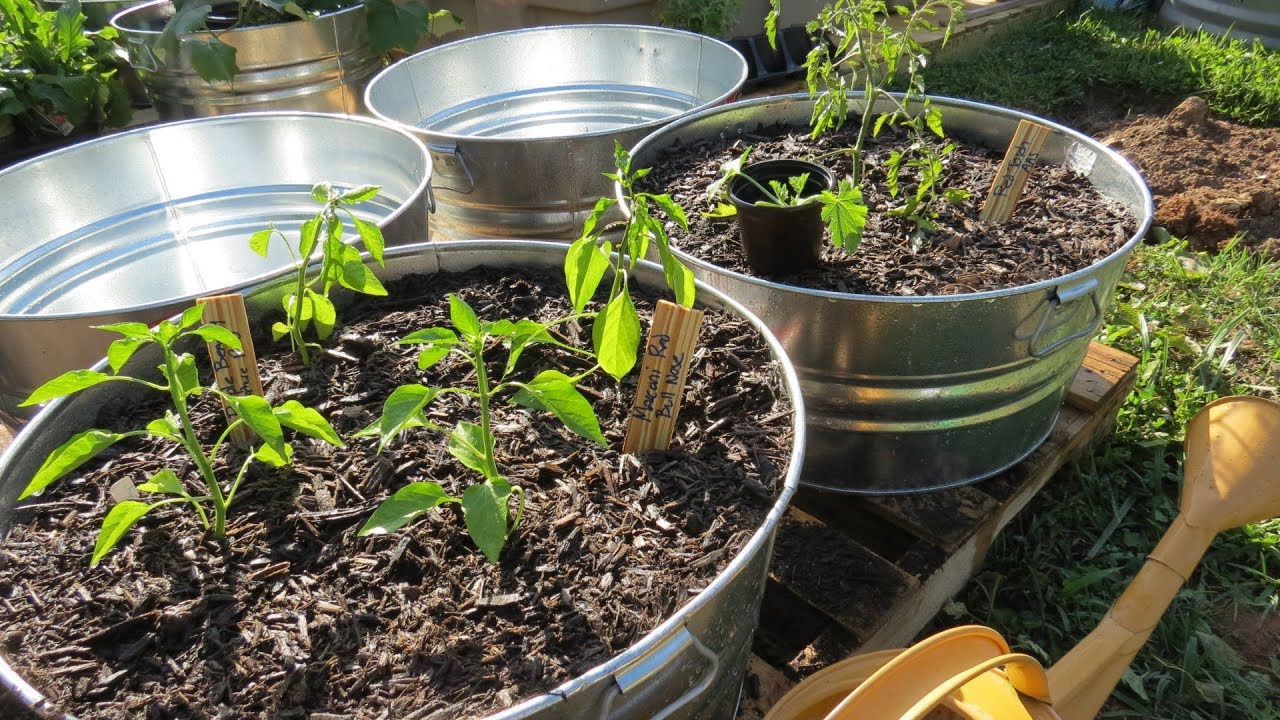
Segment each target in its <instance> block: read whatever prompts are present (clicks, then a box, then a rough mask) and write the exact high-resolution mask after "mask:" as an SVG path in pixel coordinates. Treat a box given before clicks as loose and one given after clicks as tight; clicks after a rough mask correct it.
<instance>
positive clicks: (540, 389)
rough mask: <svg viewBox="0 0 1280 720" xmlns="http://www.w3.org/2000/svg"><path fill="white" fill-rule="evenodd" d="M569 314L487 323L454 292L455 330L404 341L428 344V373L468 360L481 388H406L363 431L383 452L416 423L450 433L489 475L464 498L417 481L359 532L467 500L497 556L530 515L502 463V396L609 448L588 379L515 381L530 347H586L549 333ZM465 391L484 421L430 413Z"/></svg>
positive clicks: (462, 458) (423, 363)
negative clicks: (587, 391) (496, 426)
mask: <svg viewBox="0 0 1280 720" xmlns="http://www.w3.org/2000/svg"><path fill="white" fill-rule="evenodd" d="M575 317H577V316H576V315H575V316H572V317H570V318H563V319H560V320H556V321H554V322H552V323H539V322H535V321H533V320H520V321H517V322H512V321H510V320H498V321H495V322H482V321H481V320H480V319H479V318H478V317H477V316H476V313H475V311H474V310H473V309H472V308H471V306H470V305H468V304H467V303H466V301H464V300H463V299H462V298H460V297H458V296H457V295H453V294H450V295H449V319H450V321H451V323H452V324H453V329H449V328H443V327H439V328H427V329H425V330H419V331H417V332H414V333H411V334H410V335H408V336H406V337H404V338H403V339H401V340H400V343H401V344H402V345H421V346H423V349H422V350H421V351H420V352H419V354H418V368H419V369H420V370H427V369H430V368H431V367H433V366H435V365H436V364H438V363H439V362H440V361H441V360H443V359H444V358H445V357H447V356H449V355H450V354H454V355H457V356H459V357H461V358H462V359H463V360H465V361H466V362H467V363H468V364H469V365H470V366H471V367H472V369H473V370H474V376H475V381H476V384H475V387H474V388H470V387H468V388H462V387H433V386H428V385H421V384H416V383H415V384H408V385H401V386H400V387H398V388H396V389H395V390H394V391H392V393H391V395H390V396H388V397H387V400H386V402H385V403H384V404H383V410H382V415H381V416H380V417H379V418H378V419H377V420H376V421H374V423H373V424H371V425H370V426H369V427H367V428H365V429H364V430H361V431H360V432H359V433H357V435H362V436H369V435H376V436H377V437H378V451H379V452H381V451H382V450H383V449H384V448H385V447H386V446H387V444H388V443H390V442H391V441H392V440H393V439H394V438H395V437H396V436H398V435H399V434H400V433H402V432H404V431H405V430H408V429H409V428H415V427H424V428H428V429H430V430H433V431H435V432H439V433H442V434H444V435H447V436H448V438H449V440H448V450H449V454H451V455H453V456H454V457H455V458H457V460H458V461H459V462H461V463H462V464H463V465H464V466H466V467H467V468H469V469H471V470H473V471H475V472H477V473H479V474H480V476H481V478H482V480H481V481H480V482H479V483H476V484H474V485H471V486H470V487H468V488H467V489H466V490H464V491H463V493H462V497H460V498H459V497H455V496H452V495H449V494H448V493H447V492H445V490H444V488H443V487H442V486H441V485H440V484H439V483H436V482H412V483H409V484H408V485H406V486H404V487H403V488H401V489H399V490H398V491H396V492H395V493H393V494H392V495H391V496H390V497H388V498H387V499H386V500H384V501H383V502H382V504H381V505H379V506H378V507H377V509H375V510H374V511H373V515H372V516H371V517H370V518H369V520H368V521H367V522H366V523H365V524H364V526H363V527H361V528H360V533H359V534H360V535H372V534H380V533H388V532H393V531H395V530H398V529H399V528H401V527H403V526H404V525H406V524H408V523H409V522H411V521H412V520H414V519H415V518H417V517H418V516H420V515H422V514H423V513H425V512H427V511H429V510H432V509H434V508H437V507H440V506H441V505H444V504H448V503H460V504H461V505H462V515H463V519H464V521H465V523H466V527H467V533H468V534H469V535H470V536H471V539H472V541H473V542H475V544H476V545H477V546H478V547H479V548H480V550H481V552H483V553H484V556H485V557H486V558H488V560H489V562H492V563H497V562H498V556H499V554H500V553H501V552H502V548H503V546H504V545H505V544H506V542H507V538H509V537H510V535H511V533H513V532H514V531H515V530H516V528H518V527H519V525H520V520H521V518H522V517H523V515H524V502H525V500H524V490H522V489H521V488H520V487H519V486H517V485H512V484H511V482H510V481H508V480H507V479H506V478H505V477H504V476H503V475H502V473H501V471H500V469H499V468H498V462H497V457H496V455H495V453H494V434H493V423H492V403H493V402H494V400H495V399H497V398H498V397H500V396H504V395H506V396H508V401H509V402H511V403H513V404H515V405H520V406H522V407H526V408H530V409H532V410H547V411H550V412H551V413H552V414H553V415H555V416H556V417H557V418H559V419H560V421H561V422H563V423H564V424H565V426H566V427H568V428H569V429H570V430H572V431H573V432H574V433H577V434H578V435H581V436H582V437H585V438H587V439H588V440H591V441H593V442H596V443H599V444H600V445H605V439H604V435H603V434H601V431H600V422H599V420H598V419H597V418H596V415H595V411H594V410H593V409H592V407H591V403H590V402H589V401H588V400H587V399H586V398H585V397H584V396H583V395H582V393H581V392H580V391H579V390H578V389H577V387H575V385H576V383H578V382H579V381H581V379H582V377H584V376H585V375H588V374H590V373H592V372H594V371H595V368H594V367H593V368H591V369H590V370H588V371H587V372H586V373H584V374H583V375H582V376H579V377H576V378H575V377H570V376H568V375H565V374H564V373H562V372H560V371H558V370H544V371H542V372H540V373H538V374H537V375H536V376H535V377H534V378H533V379H532V380H529V381H527V382H521V381H518V380H511V379H508V378H509V376H510V374H511V372H512V371H513V370H514V369H515V367H516V364H517V362H518V361H519V359H520V356H521V354H523V352H524V351H525V350H526V349H528V348H530V347H532V346H534V345H539V344H550V345H557V346H559V347H561V348H564V349H566V350H569V351H571V352H575V353H585V351H582V350H579V349H577V348H573V347H571V346H569V345H566V344H564V343H561V342H560V341H559V340H556V339H555V337H554V336H552V335H551V333H550V332H549V331H548V330H549V328H550V327H551V326H553V325H556V324H559V323H562V322H567V321H568V320H571V319H574V318H575ZM494 342H500V343H502V344H504V345H506V346H508V354H507V362H506V365H505V367H504V368H503V371H502V376H501V378H499V380H498V382H496V383H495V382H493V381H492V380H491V378H490V377H489V370H490V368H489V367H488V365H487V362H486V359H485V351H486V349H487V348H488V347H489V346H490V345H491V344H493V343H494ZM447 394H460V395H465V396H467V397H470V398H473V399H475V400H476V402H477V404H478V405H479V420H480V422H479V423H478V424H477V423H473V422H458V423H457V424H456V425H455V426H454V428H453V429H452V430H446V429H445V428H443V427H441V426H440V425H439V424H438V423H436V422H434V421H432V420H431V419H429V418H428V417H427V414H426V412H427V409H428V407H429V406H430V404H431V403H432V402H433V401H434V400H435V399H436V398H438V397H441V396H443V395H447ZM512 496H515V499H516V512H515V517H514V518H512V517H510V513H509V505H510V503H509V501H510V498H511V497H512Z"/></svg>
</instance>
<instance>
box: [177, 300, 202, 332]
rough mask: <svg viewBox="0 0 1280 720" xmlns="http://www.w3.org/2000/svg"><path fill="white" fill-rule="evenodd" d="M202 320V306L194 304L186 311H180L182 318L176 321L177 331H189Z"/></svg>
mask: <svg viewBox="0 0 1280 720" xmlns="http://www.w3.org/2000/svg"><path fill="white" fill-rule="evenodd" d="M203 320H204V305H202V304H200V303H196V304H195V305H192V306H191V307H189V308H187V309H186V310H183V311H182V317H181V318H179V319H178V329H179V330H187V329H190V328H192V327H194V326H196V325H198V324H200V322H201V321H203Z"/></svg>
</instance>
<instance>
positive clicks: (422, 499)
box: [358, 482, 461, 535]
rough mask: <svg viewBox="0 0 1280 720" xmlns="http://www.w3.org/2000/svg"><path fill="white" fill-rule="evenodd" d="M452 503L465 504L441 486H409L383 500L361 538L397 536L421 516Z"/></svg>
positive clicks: (423, 484)
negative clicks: (366, 536) (402, 529)
mask: <svg viewBox="0 0 1280 720" xmlns="http://www.w3.org/2000/svg"><path fill="white" fill-rule="evenodd" d="M451 502H461V500H460V499H459V498H456V497H453V496H452V495H450V494H449V493H446V492H445V491H444V488H442V487H440V485H439V483H433V482H415V483H409V484H408V485H405V486H404V487H402V488H400V489H399V490H397V491H396V492H395V494H394V495H392V496H391V497H388V498H387V499H386V500H383V501H382V504H381V505H379V506H378V508H377V509H376V510H374V511H373V515H370V516H369V520H368V521H366V522H365V524H364V525H363V526H362V527H361V528H360V532H359V533H358V534H359V535H383V534H385V533H391V532H395V531H396V530H399V529H400V528H402V527H404V526H405V525H408V524H409V523H410V522H413V520H414V519H416V518H417V517H418V516H419V515H422V514H423V513H425V512H428V511H430V510H434V509H435V508H438V507H440V506H441V505H444V504H445V503H451Z"/></svg>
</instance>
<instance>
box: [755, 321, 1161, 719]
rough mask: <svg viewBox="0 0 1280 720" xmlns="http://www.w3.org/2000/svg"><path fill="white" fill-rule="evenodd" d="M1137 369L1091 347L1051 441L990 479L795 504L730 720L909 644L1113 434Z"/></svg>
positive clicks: (799, 498) (822, 496)
mask: <svg viewBox="0 0 1280 720" xmlns="http://www.w3.org/2000/svg"><path fill="white" fill-rule="evenodd" d="M1137 362H1138V361H1137V359H1136V358H1134V357H1132V356H1131V355H1127V354H1125V353H1122V352H1120V351H1118V350H1114V349H1112V348H1109V347H1107V346H1105V345H1100V344H1098V343H1093V344H1092V345H1091V346H1090V348H1089V353H1088V355H1087V357H1086V358H1085V361H1084V365H1083V367H1081V369H1080V371H1079V373H1077V374H1076V378H1075V381H1074V383H1073V384H1072V386H1071V389H1070V391H1069V393H1068V395H1067V399H1066V402H1065V404H1064V405H1063V407H1062V411H1061V413H1060V415H1059V416H1058V421H1057V424H1056V425H1055V426H1054V429H1053V432H1052V433H1051V434H1050V436H1049V439H1048V440H1046V441H1045V443H1044V444H1043V445H1042V446H1041V447H1040V448H1039V449H1037V450H1036V451H1035V452H1034V453H1033V454H1032V455H1031V456H1030V457H1028V458H1027V459H1026V460H1024V461H1023V462H1022V463H1020V464H1018V465H1017V466H1015V467H1014V468H1013V469H1011V470H1009V471H1008V472H1006V473H1004V474H1002V475H999V476H997V477H995V478H992V479H989V480H984V481H982V482H980V483H977V484H975V485H971V486H968V487H962V488H956V489H952V490H942V491H937V492H930V493H921V494H918V495H904V496H889V497H865V496H839V495H833V494H831V493H818V492H814V491H809V490H801V491H800V492H799V493H797V495H796V497H795V500H794V501H793V502H792V506H791V508H790V509H789V510H788V512H787V514H786V516H784V518H783V522H782V523H781V524H780V525H779V528H778V541H777V543H776V544H775V547H774V556H773V562H772V564H771V565H770V568H769V582H768V586H767V589H766V591H765V597H764V603H763V606H762V608H761V611H760V628H759V629H758V630H757V631H756V636H755V643H754V647H753V650H754V654H753V656H752V658H751V661H750V665H749V667H748V677H747V683H746V688H745V691H744V693H743V707H742V709H741V711H740V712H739V715H738V718H739V720H759V718H761V717H763V716H764V714H765V713H766V712H767V711H768V708H769V707H771V706H772V705H773V703H774V702H775V701H776V700H777V699H778V698H779V697H781V695H782V694H783V693H785V692H786V691H787V690H788V689H789V688H790V687H791V686H792V685H793V684H794V683H795V680H796V679H798V678H799V677H802V676H804V675H808V674H810V673H812V672H814V671H816V670H819V669H821V668H823V667H825V666H826V665H828V664H830V663H832V662H834V661H836V660H840V659H843V658H845V657H848V656H849V655H852V654H854V653H856V652H867V651H872V650H880V649H884V648H891V647H903V646H904V645H907V644H909V643H910V642H911V641H912V640H913V639H914V638H915V637H916V636H917V635H918V634H919V633H920V631H921V630H923V629H924V628H925V627H926V626H927V625H928V623H929V622H930V620H932V619H933V617H934V616H935V615H937V613H938V612H939V611H940V610H941V609H942V606H943V604H944V603H946V601H947V600H948V599H949V598H950V597H951V596H952V595H954V594H955V593H956V592H958V591H959V590H960V589H961V588H962V587H963V586H964V584H965V583H966V582H968V580H969V579H970V578H971V577H972V576H973V574H974V573H975V572H976V571H977V570H978V568H979V567H980V566H981V565H982V561H983V559H984V558H985V557H986V554H987V550H988V549H989V548H990V547H991V544H992V541H993V540H994V539H995V536H996V533H997V532H999V531H1000V529H1001V528H1003V527H1004V526H1005V525H1006V524H1007V523H1008V522H1009V521H1010V520H1012V519H1013V518H1014V517H1015V516H1016V515H1017V514H1018V513H1019V512H1020V511H1021V510H1022V509H1023V508H1024V507H1026V505H1027V503H1028V502H1030V500H1031V499H1032V498H1033V497H1035V495H1036V493H1038V492H1040V490H1041V489H1043V488H1044V486H1045V485H1046V484H1047V483H1048V482H1049V480H1050V478H1052V477H1053V476H1054V474H1055V473H1057V472H1058V470H1059V469H1061V468H1062V467H1063V466H1064V465H1065V464H1067V463H1068V462H1070V461H1071V460H1073V459H1075V458H1076V457H1078V456H1079V455H1081V454H1082V453H1083V452H1084V451H1085V450H1086V449H1087V448H1088V447H1089V445H1090V443H1091V442H1093V441H1094V440H1095V439H1097V438H1099V437H1102V436H1104V435H1106V434H1107V433H1109V432H1110V431H1111V427H1112V424H1113V421H1114V418H1115V414H1116V411H1117V410H1118V409H1119V407H1120V404H1121V403H1122V402H1123V400H1124V398H1125V396H1126V395H1128V393H1129V390H1130V389H1131V388H1132V387H1133V383H1134V377H1135V367H1136V365H1137ZM814 547H821V548H822V553H821V556H820V557H818V556H817V553H814V552H812V551H811V550H812V548H814ZM793 548H794V549H793ZM819 560H820V562H821V567H818V566H817V565H816V564H815V563H816V562H817V561H819ZM832 598H837V599H835V600H833V599H832Z"/></svg>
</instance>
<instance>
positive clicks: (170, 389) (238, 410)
mask: <svg viewBox="0 0 1280 720" xmlns="http://www.w3.org/2000/svg"><path fill="white" fill-rule="evenodd" d="M203 313H204V306H203V305H196V306H194V307H192V308H189V309H188V310H186V311H185V312H184V313H183V314H182V316H181V317H180V318H179V319H178V320H177V321H165V322H162V323H160V325H158V326H156V328H155V329H150V328H147V327H146V326H145V325H143V324H142V323H117V324H115V325H104V326H100V327H99V328H98V329H100V330H107V331H110V332H115V333H117V334H119V335H120V336H121V337H120V338H119V339H117V340H115V341H114V342H113V343H112V348H113V349H115V350H116V353H115V356H114V357H113V359H112V360H111V366H112V372H111V373H102V372H97V371H93V370H71V371H69V372H66V373H63V374H62V375H59V376H58V377H56V378H54V379H52V380H50V381H48V382H46V383H45V384H44V385H41V386H40V387H38V388H36V389H35V391H34V392H32V393H31V395H30V396H29V397H28V398H27V399H26V400H24V401H23V403H22V405H24V406H29V405H36V404H39V403H42V402H47V401H49V400H54V399H56V398H60V397H66V396H68V395H73V394H75V393H78V392H80V391H82V390H87V389H89V388H91V387H95V386H97V385H101V384H102V383H107V382H128V383H134V384H137V385H142V386H144V387H148V388H151V389H153V390H157V391H160V392H167V393H168V394H169V398H170V400H171V401H172V408H171V409H170V410H168V411H167V412H166V413H165V415H164V416H163V417H161V418H157V419H155V420H152V421H151V422H149V423H147V425H146V427H145V429H143V430H134V431H129V432H123V433H115V432H108V431H106V430H96V429H95V430H85V431H83V432H80V433H77V434H76V435H74V436H72V437H71V438H70V439H69V440H67V441H66V442H64V443H63V444H62V445H60V446H59V447H58V448H56V449H55V450H53V452H51V453H49V456H48V457H46V458H45V460H44V462H43V464H42V465H41V466H40V468H39V469H38V470H37V471H36V473H35V475H34V476H33V477H32V479H31V480H30V482H28V484H27V486H26V488H24V489H23V491H22V493H21V494H20V495H19V499H22V498H26V497H28V496H30V495H33V494H35V493H38V492H40V491H42V490H44V489H45V488H47V487H48V486H49V485H50V484H52V483H53V482H55V481H57V480H59V479H60V478H62V477H64V476H66V475H67V474H68V473H70V472H72V471H73V470H75V469H76V468H78V467H80V466H81V465H83V464H84V463H85V462H87V461H89V460H90V459H92V458H93V457H95V456H96V455H98V454H99V453H100V452H102V451H103V450H105V449H107V448H108V447H111V446H112V445H114V444H115V443H117V442H119V441H121V440H124V439H125V438H130V437H138V436H144V435H150V436H153V437H157V438H161V439H163V440H167V441H169V442H173V443H175V444H177V445H178V446H179V447H180V448H181V449H182V450H183V451H185V452H186V454H187V457H188V458H189V459H190V460H191V461H192V462H193V463H194V465H195V467H196V470H197V473H198V474H199V478H200V480H201V481H202V482H203V484H204V487H203V492H201V493H200V494H196V495H193V494H191V493H190V492H188V490H187V486H186V484H185V483H184V482H183V481H182V480H181V479H179V477H178V476H177V474H176V473H175V472H174V471H173V470H169V469H166V470H162V471H160V472H159V473H157V474H156V475H155V476H154V477H152V478H151V479H150V480H148V481H147V482H144V483H141V484H139V485H137V486H136V489H137V490H138V492H140V493H141V492H145V493H149V494H159V495H168V496H169V497H168V498H165V499H162V500H160V501H158V502H150V503H146V502H138V501H136V500H129V499H125V500H121V501H120V502H118V503H117V504H116V505H115V506H114V507H112V509H111V510H110V511H109V512H108V513H107V515H106V517H105V518H104V519H103V522H102V529H101V530H100V531H99V533H98V540H97V543H96V544H95V546H94V549H93V556H92V558H91V560H90V565H97V564H98V563H99V562H100V561H101V560H102V558H103V557H104V556H105V555H106V554H107V553H108V552H110V551H111V549H112V548H113V547H115V546H116V544H117V543H119V542H120V540H121V539H122V538H123V537H124V536H125V534H126V533H128V531H129V529H130V528H131V527H133V525H134V524H135V523H137V522H138V520H141V519H142V518H143V517H145V516H146V515H147V514H148V513H149V512H151V511H152V510H154V509H156V508H158V507H162V506H164V505H168V504H172V503H187V504H189V505H191V506H192V508H193V509H194V510H195V512H196V514H197V515H198V516H199V517H200V522H201V524H202V525H203V526H204V527H205V528H206V529H207V530H209V531H210V534H211V535H212V537H213V538H214V539H221V538H222V537H224V535H225V534H226V519H227V510H228V508H229V507H230V506H231V501H232V499H233V498H234V497H235V494H236V491H237V490H238V489H239V487H240V483H241V481H242V480H243V479H244V475H245V471H246V470H247V469H248V467H249V464H250V462H251V461H252V460H253V459H255V458H257V459H259V460H261V461H264V462H267V463H269V464H271V465H274V466H277V467H279V466H283V465H285V464H287V463H288V461H289V458H290V457H291V456H292V454H293V448H292V447H291V446H290V445H289V444H288V442H287V441H286V439H285V437H284V432H283V428H285V427H287V428H290V429H292V430H294V431H295V432H298V433H301V434H303V435H307V436H309V437H313V438H316V439H318V440H321V441H324V442H327V443H330V444H333V445H341V444H342V442H341V441H340V440H339V438H338V435H337V433H336V432H334V430H333V427H332V426H330V425H329V423H328V421H326V420H325V419H324V418H323V417H322V416H321V415H320V413H318V412H316V411H315V410H312V409H311V408H308V407H306V406H304V405H302V404H301V403H298V402H297V401H296V400H289V401H287V402H285V403H284V404H283V405H281V406H279V407H272V406H271V405H270V404H269V403H268V402H267V401H266V400H265V399H263V398H261V397H258V396H256V395H251V396H244V397H236V396H232V395H228V394H226V393H224V392H222V391H221V390H219V389H217V388H204V387H201V386H200V383H199V374H198V371H197V369H196V365H195V358H194V357H193V356H192V355H190V354H188V353H179V352H177V351H176V350H175V349H174V346H175V344H176V343H178V342H180V341H181V340H183V339H184V338H188V337H193V338H199V339H201V340H204V341H206V342H220V343H222V344H224V345H226V346H227V348H228V349H230V350H231V351H233V352H238V351H240V349H241V345H240V340H239V338H237V337H236V336H235V335H234V334H233V333H231V332H230V331H229V330H227V329H226V328H223V327H220V326H217V325H200V324H199V323H200V322H201V316H202V315H203ZM152 343H155V344H156V345H158V346H159V348H160V352H161V354H162V356H163V358H164V361H163V362H162V363H161V364H160V367H159V369H160V374H161V376H162V378H163V380H164V382H163V383H161V384H156V383H151V382H148V381H145V380H140V379H138V378H134V377H130V376H127V375H120V374H118V373H119V372H120V370H121V367H122V366H123V364H124V361H125V360H127V359H128V356H129V355H132V354H133V353H134V351H136V350H137V349H139V348H140V347H143V346H145V345H149V344H152ZM205 392H211V393H214V394H215V395H217V396H218V397H219V398H221V400H222V401H223V402H224V403H225V404H226V406H227V407H228V408H230V409H231V411H232V412H233V413H234V414H235V415H236V419H235V420H234V421H232V422H231V423H230V424H229V425H227V427H226V428H225V429H224V430H223V432H222V434H221V436H220V437H219V438H218V440H217V442H215V443H214V445H213V447H212V448H211V449H209V450H208V451H206V450H205V448H204V446H203V445H202V444H201V442H200V440H199V438H198V437H197V436H196V431H195V427H194V425H193V424H192V422H191V417H190V413H189V412H188V400H189V398H191V397H193V396H196V395H200V394H201V393H205ZM240 425H245V426H247V427H248V428H250V429H252V430H253V432H254V433H256V434H257V435H258V437H259V438H260V439H261V440H262V444H261V445H260V446H259V447H258V448H257V450H256V451H254V452H253V453H252V454H250V455H248V456H247V457H246V458H245V460H244V462H243V464H242V465H241V466H240V471H239V473H238V474H237V475H236V477H235V479H234V481H232V482H231V483H230V485H229V487H228V488H227V489H226V490H225V492H224V490H223V486H222V484H221V482H220V481H219V480H218V478H217V476H216V475H215V474H214V465H215V462H216V461H217V459H218V457H219V454H220V451H221V450H222V448H223V447H224V446H225V442H226V440H227V438H228V437H230V433H231V432H232V430H234V429H235V428H236V427H238V426H240ZM206 505H209V506H212V509H213V519H212V521H211V520H210V519H209V514H208V512H207V511H206V509H205V506H206Z"/></svg>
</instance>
